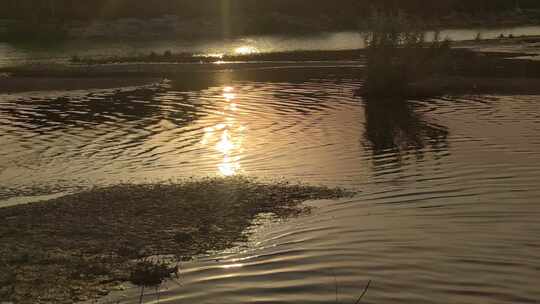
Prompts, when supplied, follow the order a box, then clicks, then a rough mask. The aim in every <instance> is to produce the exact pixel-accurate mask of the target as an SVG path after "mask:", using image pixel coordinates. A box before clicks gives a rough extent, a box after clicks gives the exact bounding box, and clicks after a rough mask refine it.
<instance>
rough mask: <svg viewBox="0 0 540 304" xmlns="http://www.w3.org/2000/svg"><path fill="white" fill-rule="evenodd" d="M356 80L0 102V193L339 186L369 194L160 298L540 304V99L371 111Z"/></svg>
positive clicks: (199, 77)
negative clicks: (197, 182)
mask: <svg viewBox="0 0 540 304" xmlns="http://www.w3.org/2000/svg"><path fill="white" fill-rule="evenodd" d="M357 72H358V71H357V70H356V69H354V68H344V67H341V68H325V69H317V70H315V69H304V68H297V69H266V70H245V71H228V72H227V71H226V72H217V73H212V74H205V73H200V74H195V75H190V77H186V78H185V79H184V80H171V81H170V82H167V83H163V84H161V85H157V86H149V87H143V88H127V89H123V90H109V91H91V92H69V93H68V92H51V93H35V94H26V95H25V94H15V95H3V96H1V97H0V145H1V147H2V148H1V149H0V183H1V185H2V188H1V189H0V195H1V196H2V197H3V198H4V204H5V202H6V199H7V198H8V197H14V196H15V197H17V196H21V195H29V194H35V193H36V191H37V192H39V193H40V194H50V193H51V192H53V193H54V192H55V191H74V190H76V189H79V188H85V187H88V186H91V185H93V184H96V183H97V184H107V183H116V182H119V181H125V180H132V181H144V180H145V179H148V180H166V179H169V178H178V177H187V176H191V175H195V176H203V175H233V174H246V175H249V176H258V177H262V178H278V177H285V178H287V179H290V180H299V181H304V182H307V183H315V184H326V185H340V186H346V187H350V188H353V189H358V190H361V192H360V193H359V194H358V195H357V196H356V197H354V198H352V199H347V200H341V201H323V202H314V203H313V204H314V205H315V206H316V209H315V210H314V212H313V214H312V215H309V216H305V217H300V218H297V219H291V220H290V221H287V222H285V223H274V224H270V225H264V226H261V227H259V228H257V229H256V232H255V234H254V235H253V239H252V242H250V244H249V245H248V246H247V247H242V248H236V249H234V250H231V251H230V252H227V253H221V254H218V255H217V256H216V255H214V256H209V257H207V258H202V259H201V260H198V261H195V262H190V263H187V264H185V265H184V268H183V277H182V283H183V284H182V286H181V287H179V286H177V285H174V284H173V285H170V286H169V288H168V289H167V290H165V291H164V292H163V294H162V295H161V302H162V303H333V302H334V300H335V297H336V290H335V286H336V285H337V286H338V296H339V299H340V301H341V302H342V303H353V300H354V298H355V297H356V296H358V295H359V294H360V293H361V292H362V289H363V287H364V286H365V284H366V283H367V281H368V280H372V285H371V287H370V289H369V291H368V293H367V295H366V297H365V298H364V301H363V303H415V304H417V303H463V304H465V303H467V304H468V303H538V301H539V299H540V288H539V286H540V285H539V282H540V221H539V216H540V205H539V199H540V189H539V187H538V185H539V184H540V183H539V182H540V153H539V152H540V135H539V134H540V133H539V132H540V114H539V113H540V103H539V97H537V96H460V97H446V98H438V99H432V100H424V101H414V100H410V101H406V102H403V103H397V104H396V103H385V102H383V101H381V100H363V99H362V98H360V97H357V96H355V90H356V89H357V88H358V87H360V86H361V85H362V84H361V81H359V80H358V78H357V76H356V75H357ZM186 79H189V81H187V80H186ZM336 282H337V284H336ZM122 295H124V296H126V297H125V298H122V297H120V298H121V299H124V300H125V301H131V302H136V301H137V297H138V292H137V290H128V291H126V292H122V293H121V294H120V296H122ZM145 299H146V300H148V301H152V300H154V299H155V297H154V296H152V295H148V296H147V297H146V298H145Z"/></svg>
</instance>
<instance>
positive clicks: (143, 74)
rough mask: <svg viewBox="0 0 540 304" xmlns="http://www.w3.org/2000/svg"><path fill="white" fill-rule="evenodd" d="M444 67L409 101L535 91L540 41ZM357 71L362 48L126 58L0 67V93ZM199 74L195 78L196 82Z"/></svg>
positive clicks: (494, 47) (456, 59) (523, 41)
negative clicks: (284, 71)
mask: <svg viewBox="0 0 540 304" xmlns="http://www.w3.org/2000/svg"><path fill="white" fill-rule="evenodd" d="M452 46H453V48H452V49H451V50H450V51H449V56H448V63H447V64H446V69H445V70H444V71H442V72H439V73H438V74H437V75H435V76H434V77H430V78H429V79H422V80H420V81H416V82H414V83H413V84H412V85H411V87H412V92H413V93H412V94H413V95H414V96H431V95H444V94H467V93H471V94H476V93H482V92H485V93H490V94H498V93H500V94H537V93H538V92H539V91H540V89H536V88H538V87H540V86H538V85H537V83H538V79H540V61H539V60H537V59H538V58H539V57H540V56H539V55H540V37H539V36H527V37H501V38H497V39H485V40H471V41H462V42H455V43H453V44H452ZM341 66H342V67H356V68H357V69H358V70H359V72H358V77H363V72H362V71H363V67H364V66H365V50H362V49H360V50H341V51H294V52H277V53H256V52H255V53H249V54H237V55H222V56H209V57H201V56H199V55H196V54H187V53H178V54H175V53H172V52H165V53H162V54H157V53H150V54H142V55H137V56H129V57H118V56H112V57H101V58H78V57H74V58H72V62H71V63H70V64H33V65H24V66H15V67H7V68H1V69H0V75H2V77H0V92H1V93H17V92H27V91H50V90H84V89H106V88H115V87H124V86H137V85H144V84H150V83H156V82H159V81H161V80H163V79H172V80H176V83H182V82H186V83H189V82H190V81H191V79H199V78H201V77H202V78H204V75H207V73H209V72H222V71H228V70H235V71H242V73H251V74H257V72H256V71H257V70H264V69H276V68H280V69H281V68H288V69H293V68H323V67H341ZM199 76H200V77H199Z"/></svg>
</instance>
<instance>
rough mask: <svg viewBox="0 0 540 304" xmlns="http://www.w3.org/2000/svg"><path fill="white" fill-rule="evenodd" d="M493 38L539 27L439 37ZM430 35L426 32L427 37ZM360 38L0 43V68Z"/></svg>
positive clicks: (333, 44) (343, 43) (279, 48)
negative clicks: (94, 58)
mask: <svg viewBox="0 0 540 304" xmlns="http://www.w3.org/2000/svg"><path fill="white" fill-rule="evenodd" d="M478 33H480V34H481V37H482V38H495V37H498V36H499V35H500V34H504V35H509V34H512V35H514V36H520V35H540V26H522V27H510V28H508V27H507V28H497V29H486V28H469V29H451V30H443V31H441V33H440V34H441V36H440V37H441V38H443V39H444V38H450V39H452V40H454V41H461V40H471V39H475V37H476V36H477V34H478ZM431 35H432V34H429V33H428V38H429V37H430V36H431ZM363 47H364V43H363V38H362V35H361V34H360V33H358V32H336V33H322V34H314V35H308V36H305V35H304V36H290V35H288V36H285V35H270V36H253V37H244V38H238V39H232V40H226V41H224V40H218V39H213V40H198V41H193V40H178V41H171V40H168V41H151V42H149V41H143V42H136V41H131V42H129V41H124V42H122V41H99V40H97V41H67V42H64V43H60V44H58V43H56V44H49V45H36V44H15V45H14V44H8V43H1V42H0V67H2V66H10V65H16V64H23V63H42V62H67V61H68V60H69V59H70V57H71V56H73V55H78V56H82V57H86V56H91V57H100V56H113V55H116V56H131V55H136V54H150V52H152V51H155V52H158V53H162V52H165V51H167V50H171V51H173V52H190V53H196V54H205V55H217V54H234V53H246V52H247V53H249V52H284V51H295V50H349V49H358V48H363Z"/></svg>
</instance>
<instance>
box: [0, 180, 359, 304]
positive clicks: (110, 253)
mask: <svg viewBox="0 0 540 304" xmlns="http://www.w3.org/2000/svg"><path fill="white" fill-rule="evenodd" d="M349 194H350V193H348V192H347V191H344V190H341V189H330V188H326V187H314V186H306V185H298V184H296V185H295V184H289V183H287V182H276V183H263V182H259V181H256V180H253V179H248V178H242V177H233V178H207V179H202V180H186V181H182V182H178V183H157V184H122V185H116V186H110V187H105V188H95V189H91V190H88V191H85V192H81V193H78V194H73V195H68V196H65V197H61V198H58V199H54V200H50V201H46V202H40V203H33V204H28V205H19V206H13V207H7V208H0V221H2V223H3V225H2V226H0V242H1V243H2V246H1V247H0V273H2V274H5V275H2V276H1V277H0V279H1V280H2V282H3V284H2V288H1V289H0V298H1V299H6V300H8V301H13V302H16V303H36V302H37V301H40V302H43V303H57V302H62V301H66V300H84V299H89V298H94V297H97V296H100V295H104V294H107V293H108V291H109V290H111V289H113V288H114V287H115V286H118V285H119V284H120V283H122V282H127V281H130V280H131V281H132V282H133V283H136V284H142V286H146V285H152V284H154V283H158V281H159V278H163V279H165V278H166V277H167V274H170V273H171V272H168V271H169V270H170V269H166V268H160V267H158V268H151V267H147V266H149V264H145V263H143V264H140V263H139V264H137V262H134V261H140V260H141V259H144V258H145V257H150V256H160V255H168V256H174V257H175V258H176V259H177V260H181V259H185V258H190V257H193V256H195V255H197V254H202V253H206V252H208V251H214V250H223V249H226V248H230V247H232V246H234V244H236V243H237V242H239V241H244V240H246V237H247V236H246V233H245V231H246V230H247V228H249V227H250V226H251V225H252V223H253V222H252V220H253V219H254V218H255V217H256V216H257V215H258V214H260V213H273V214H275V216H276V217H278V218H285V217H289V216H295V215H298V214H301V213H302V212H305V211H306V207H303V206H302V205H301V204H300V203H301V202H303V201H305V200H309V199H324V198H337V197H342V196H345V195H349ZM149 273H151V274H152V275H149ZM153 278H155V280H153ZM147 279H148V280H150V279H152V280H150V281H152V282H148V283H147V282H146V281H145V280H147Z"/></svg>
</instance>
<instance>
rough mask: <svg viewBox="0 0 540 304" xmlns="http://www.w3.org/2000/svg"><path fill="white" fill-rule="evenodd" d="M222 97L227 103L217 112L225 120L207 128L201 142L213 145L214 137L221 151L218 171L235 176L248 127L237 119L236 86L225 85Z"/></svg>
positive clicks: (224, 174)
mask: <svg viewBox="0 0 540 304" xmlns="http://www.w3.org/2000/svg"><path fill="white" fill-rule="evenodd" d="M222 98H223V99H224V100H225V102H226V105H225V106H224V107H223V109H224V111H223V112H217V114H219V115H222V116H223V117H222V119H223V122H222V123H218V124H216V125H215V126H213V127H207V128H205V129H204V136H203V138H202V140H201V143H202V144H203V145H211V144H212V142H213V141H212V139H213V138H214V140H215V146H214V149H215V151H217V152H219V153H220V163H219V164H218V165H217V169H218V173H219V174H221V175H223V176H233V175H236V174H238V173H239V172H240V171H241V166H240V158H241V157H240V155H239V153H241V152H242V151H243V148H242V143H243V140H244V132H245V131H246V130H247V127H246V126H244V125H242V124H241V123H240V122H239V121H238V120H237V117H236V112H237V111H238V103H237V102H235V99H236V94H235V93H234V88H233V87H230V86H226V87H224V88H223V92H222Z"/></svg>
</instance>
